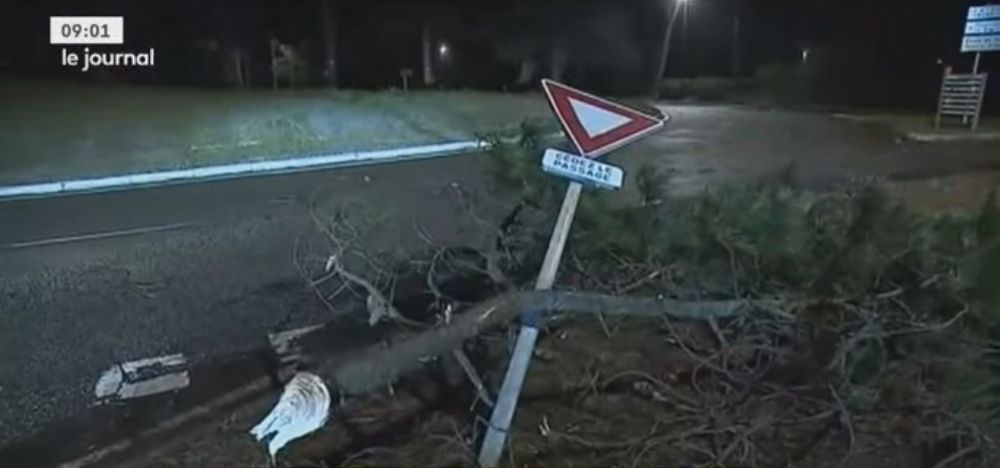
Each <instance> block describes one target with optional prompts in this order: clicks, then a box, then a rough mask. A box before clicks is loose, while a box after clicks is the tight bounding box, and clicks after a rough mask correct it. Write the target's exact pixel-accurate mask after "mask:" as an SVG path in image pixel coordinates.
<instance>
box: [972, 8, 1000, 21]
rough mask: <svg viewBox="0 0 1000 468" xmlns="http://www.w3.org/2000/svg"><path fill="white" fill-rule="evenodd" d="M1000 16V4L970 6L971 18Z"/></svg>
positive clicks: (982, 18) (980, 18)
mask: <svg viewBox="0 0 1000 468" xmlns="http://www.w3.org/2000/svg"><path fill="white" fill-rule="evenodd" d="M993 18H1000V5H980V6H974V7H969V16H968V18H967V19H969V20H984V19H993Z"/></svg>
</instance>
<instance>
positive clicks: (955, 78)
mask: <svg viewBox="0 0 1000 468" xmlns="http://www.w3.org/2000/svg"><path fill="white" fill-rule="evenodd" d="M995 51H1000V4H998V5H979V6H973V7H969V14H968V15H966V17H965V35H964V36H963V37H962V52H963V53H965V52H975V53H976V58H975V59H974V60H973V63H972V73H971V74H959V73H952V72H951V67H946V68H945V70H944V76H943V77H942V78H941V93H940V96H939V98H938V111H937V116H935V118H934V128H938V127H940V126H941V118H942V117H943V116H946V115H951V116H957V117H961V118H962V123H963V124H964V123H967V122H969V120H970V119H971V121H972V130H976V128H977V127H979V117H980V115H982V108H983V97H984V96H985V95H986V82H987V79H988V74H987V73H979V62H980V59H981V58H982V54H983V52H995Z"/></svg>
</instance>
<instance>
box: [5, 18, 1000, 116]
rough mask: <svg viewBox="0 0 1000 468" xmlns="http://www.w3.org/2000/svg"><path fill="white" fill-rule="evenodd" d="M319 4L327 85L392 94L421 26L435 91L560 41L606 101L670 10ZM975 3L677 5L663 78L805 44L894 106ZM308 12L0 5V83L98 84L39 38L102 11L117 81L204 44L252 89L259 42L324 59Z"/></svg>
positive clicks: (260, 72)
mask: <svg viewBox="0 0 1000 468" xmlns="http://www.w3.org/2000/svg"><path fill="white" fill-rule="evenodd" d="M329 1H330V2H331V4H332V5H335V12H336V15H335V16H336V57H337V64H338V69H337V73H336V81H337V82H338V84H340V85H341V86H347V87H357V88H384V87H389V86H398V85H399V79H400V78H399V73H400V69H402V68H409V69H412V70H413V71H414V74H415V75H414V76H419V74H420V66H421V31H422V28H423V27H424V26H428V27H429V28H430V29H431V31H432V33H431V34H432V37H433V43H434V45H435V47H437V46H438V44H441V43H447V44H448V46H449V57H448V61H447V63H442V64H440V71H439V73H438V78H439V80H438V81H439V83H438V85H439V86H442V87H451V88H464V87H471V88H483V89H501V88H504V87H508V86H510V83H511V82H512V81H513V79H514V77H515V76H516V75H517V73H518V69H519V66H520V63H521V60H522V59H523V58H524V57H525V56H532V54H534V55H539V56H540V54H543V53H544V51H545V50H546V48H547V47H548V45H547V44H551V43H552V42H553V41H559V42H560V43H562V44H566V47H567V51H568V54H569V65H568V68H567V72H566V73H567V79H568V80H569V81H573V82H577V83H578V84H581V85H586V86H589V87H592V88H594V89H597V90H601V91H608V92H619V93H629V92H634V91H636V90H638V89H641V88H642V87H643V86H645V84H644V83H643V79H644V78H643V77H648V76H650V71H651V70H652V68H651V66H650V64H651V63H652V60H651V59H652V57H653V56H654V54H655V50H656V43H657V42H658V41H659V38H660V37H661V34H662V31H663V28H664V25H665V23H666V16H667V15H666V11H668V9H669V8H670V6H671V5H672V4H671V3H670V2H665V1H663V0H631V1H628V0H594V1H585V0H576V1H572V0H532V1H525V0H514V1H510V0H508V1H472V0H454V1H444V0H423V1H421V0H397V1H374V0H369V1H352V0H329ZM979 3H982V2H970V1H952V0H948V1H944V0H937V1H933V0H923V1H899V0H878V1H875V0H691V2H690V7H689V10H688V12H687V14H686V15H685V17H686V20H685V21H682V23H683V24H681V25H679V27H678V29H677V31H676V36H675V37H674V42H673V49H672V55H671V61H670V64H669V67H668V76H672V77H694V76H732V75H733V74H734V73H735V74H737V75H741V76H747V75H750V74H752V73H753V72H754V71H755V70H759V69H760V68H761V67H764V66H767V65H777V66H780V65H782V64H784V65H788V66H793V65H795V64H797V63H798V62H800V61H801V56H802V51H803V50H804V49H808V50H809V57H810V59H809V63H808V66H809V67H811V68H810V70H809V73H810V76H812V77H813V78H812V79H813V80H814V81H815V82H816V83H818V84H817V86H821V87H822V89H826V88H825V87H826V86H829V87H830V90H831V91H830V92H831V93H837V92H845V93H848V94H857V93H856V92H857V91H858V90H861V95H868V94H870V95H872V96H880V97H882V98H886V92H887V91H891V93H890V94H892V95H893V96H890V97H892V99H893V100H895V101H899V102H900V103H906V102H910V101H913V100H914V99H916V96H920V95H923V94H924V93H926V90H927V89H931V88H933V87H934V86H936V84H935V83H937V82H938V81H939V79H940V73H941V68H940V65H939V64H938V59H940V60H941V61H942V62H943V63H945V64H950V65H954V66H955V67H956V68H957V69H958V70H960V71H965V70H968V69H969V68H971V60H972V58H971V54H960V53H959V52H958V49H959V44H960V40H961V31H962V27H963V24H964V16H965V11H966V9H967V8H968V6H969V5H970V4H979ZM320 5H321V0H300V1H294V2H278V1H263V0H240V1H232V0H214V1H190V0H178V1H164V0H150V1H134V0H114V1H112V0H107V1H19V2H15V1H9V0H0V34H2V36H0V47H2V48H0V76H2V75H23V76H27V75H31V76H51V77H63V78H72V79H88V80H94V79H98V77H95V76H81V74H80V73H79V72H74V71H72V70H67V69H65V68H62V67H60V66H59V64H58V60H59V50H60V47H59V46H52V45H49V44H48V16H49V15H99V14H107V15H123V16H125V28H126V44H125V46H124V47H121V46H114V47H115V48H116V50H122V49H126V50H128V49H144V48H149V47H155V48H156V50H157V60H158V62H157V66H156V67H155V69H152V70H140V71H135V72H133V73H129V74H126V75H127V76H118V77H116V78H115V79H116V80H122V81H130V82H139V83H148V84H159V85H196V86H212V85H220V83H219V81H220V78H219V77H218V76H216V75H217V73H215V72H214V71H213V70H215V69H216V68H217V64H216V63H214V62H213V61H217V60H216V59H214V58H213V57H212V55H211V53H210V52H206V46H205V44H206V43H209V42H210V41H217V42H216V43H217V44H223V46H224V47H229V46H231V45H235V46H238V47H241V48H244V49H246V50H247V51H248V54H249V55H248V56H249V57H251V61H250V68H251V70H252V72H251V74H252V76H253V77H254V80H253V81H254V82H256V83H258V84H260V85H264V84H266V83H267V82H268V80H269V78H268V63H269V62H268V56H269V55H268V54H269V51H268V39H269V38H270V37H277V38H279V39H280V40H282V41H284V42H288V43H290V44H294V45H295V46H296V47H299V48H300V49H299V50H302V51H303V54H304V55H306V56H307V57H308V58H309V60H310V61H311V62H315V63H322V61H323V47H324V43H323V39H322V38H323V24H322V21H321V16H322V15H321V14H320V11H321V7H320ZM735 18H739V21H740V34H739V36H734V28H733V25H734V19H735ZM106 47H110V46H106ZM734 47H737V48H738V52H739V61H738V64H737V65H734V60H733V53H734ZM983 67H984V69H985V70H987V71H991V70H994V69H996V68H998V67H1000V59H998V58H997V57H996V54H987V55H986V56H985V57H984V61H983ZM315 68H318V67H315ZM319 74H320V72H319V71H318V70H312V71H311V80H312V81H313V82H314V83H315V84H320V83H321V80H320V78H319ZM100 79H107V78H106V77H102V78H100ZM646 81H648V80H646ZM994 88H996V87H994ZM845 90H846V91H845ZM864 99H868V98H867V97H864Z"/></svg>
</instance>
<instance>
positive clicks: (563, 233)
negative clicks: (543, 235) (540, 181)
mask: <svg viewBox="0 0 1000 468" xmlns="http://www.w3.org/2000/svg"><path fill="white" fill-rule="evenodd" d="M582 189H583V186H582V185H581V184H580V183H579V182H570V184H569V188H567V189H566V196H565V197H564V198H563V203H562V208H560V209H559V218H558V219H557V220H556V226H555V228H553V230H552V237H551V238H550V239H549V249H548V250H547V251H546V252H545V260H544V261H543V262H542V269H541V270H540V271H539V273H538V280H537V281H536V282H535V290H539V291H541V290H547V289H551V288H552V283H554V282H555V279H556V272H557V271H558V270H559V262H560V260H561V259H562V254H563V250H564V249H565V247H566V239H567V238H568V237H569V229H570V227H571V226H572V225H573V216H574V215H575V214H576V207H577V205H578V204H579V202H580V192H581V190H582ZM521 321H522V323H521V331H520V333H519V334H518V336H517V343H516V344H515V345H514V353H513V355H512V356H511V358H510V364H509V365H508V367H507V374H506V375H505V376H504V380H503V385H502V386H501V387H500V395H499V396H498V397H497V403H496V406H495V407H494V408H493V415H492V416H491V417H490V427H489V429H488V430H487V431H486V437H485V438H484V439H483V445H482V448H481V449H480V451H479V466H481V467H484V468H491V467H494V466H497V464H498V463H499V461H500V455H501V454H502V453H503V446H504V443H505V442H506V439H507V432H508V431H509V430H510V422H511V420H513V419H514V410H515V409H517V400H518V398H519V397H520V396H521V387H522V386H523V384H524V378H525V376H526V375H527V373H528V365H529V364H530V363H531V357H532V355H533V354H534V351H535V342H536V341H537V340H538V325H539V324H538V312H537V311H527V313H525V314H524V315H523V316H522V320H521Z"/></svg>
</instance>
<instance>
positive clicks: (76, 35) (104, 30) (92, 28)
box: [49, 16, 125, 44]
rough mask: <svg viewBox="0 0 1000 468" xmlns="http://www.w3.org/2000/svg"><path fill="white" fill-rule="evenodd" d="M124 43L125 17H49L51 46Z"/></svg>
mask: <svg viewBox="0 0 1000 468" xmlns="http://www.w3.org/2000/svg"><path fill="white" fill-rule="evenodd" d="M124 42H125V20H124V17H121V16H50V17H49V44H123V43H124Z"/></svg>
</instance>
